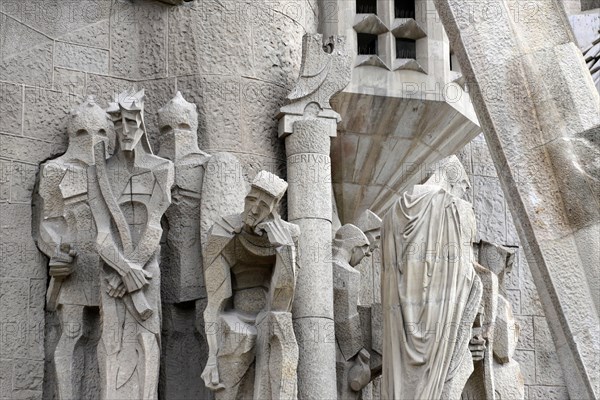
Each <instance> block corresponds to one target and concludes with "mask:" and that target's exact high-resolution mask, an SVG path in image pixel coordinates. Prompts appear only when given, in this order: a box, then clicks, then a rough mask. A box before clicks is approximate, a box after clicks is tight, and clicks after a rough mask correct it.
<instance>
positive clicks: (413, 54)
mask: <svg viewBox="0 0 600 400" xmlns="http://www.w3.org/2000/svg"><path fill="white" fill-rule="evenodd" d="M396 58H412V59H413V60H414V59H416V58H417V42H416V40H414V39H405V38H396Z"/></svg>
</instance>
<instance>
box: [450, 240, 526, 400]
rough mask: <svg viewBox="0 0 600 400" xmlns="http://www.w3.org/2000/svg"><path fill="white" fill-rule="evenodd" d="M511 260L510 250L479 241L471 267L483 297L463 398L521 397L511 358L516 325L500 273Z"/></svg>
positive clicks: (518, 372) (520, 382)
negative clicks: (477, 258) (478, 279)
mask: <svg viewBox="0 0 600 400" xmlns="http://www.w3.org/2000/svg"><path fill="white" fill-rule="evenodd" d="M513 260H514V250H511V249H507V248H505V247H502V246H496V245H493V244H491V243H487V242H481V243H480V244H479V263H476V264H475V270H476V272H477V274H478V275H479V277H480V278H481V281H482V284H483V296H482V301H481V307H480V311H479V314H478V315H477V318H476V320H475V325H474V328H473V338H472V339H471V342H470V344H469V346H470V348H471V352H472V354H473V361H474V368H475V370H474V371H473V373H472V374H471V376H470V377H469V380H468V381H467V383H466V385H465V388H464V389H463V393H462V397H461V398H463V399H485V400H496V399H516V400H518V399H523V398H524V397H525V383H524V380H523V376H522V375H521V369H520V366H519V363H518V362H517V361H515V359H514V358H513V355H514V352H515V348H516V345H517V341H518V338H519V325H518V324H517V322H516V321H515V319H514V317H513V313H512V307H511V304H510V303H509V302H508V300H507V299H506V289H505V287H504V275H505V273H507V272H509V271H510V269H511V268H512V263H513ZM480 263H481V264H485V266H482V265H481V264H480Z"/></svg>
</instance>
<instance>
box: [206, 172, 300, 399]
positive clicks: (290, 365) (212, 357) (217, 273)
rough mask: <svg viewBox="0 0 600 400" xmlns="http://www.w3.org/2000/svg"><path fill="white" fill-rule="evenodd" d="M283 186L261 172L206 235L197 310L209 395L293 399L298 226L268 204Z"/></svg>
mask: <svg viewBox="0 0 600 400" xmlns="http://www.w3.org/2000/svg"><path fill="white" fill-rule="evenodd" d="M286 189H287V183H286V182H285V181H284V180H282V179H280V178H278V177H277V176H275V175H273V174H271V173H269V172H267V171H261V172H260V173H258V174H257V176H256V178H255V179H254V181H253V182H252V185H251V189H250V192H249V193H248V195H247V196H246V198H245V206H244V211H243V212H242V213H241V214H237V215H231V216H227V217H223V218H222V219H221V220H220V221H218V222H216V223H215V224H214V225H213V227H212V228H211V230H210V231H209V233H208V236H207V241H206V247H205V249H204V255H203V256H204V280H205V285H206V292H207V296H208V300H207V306H206V309H205V311H204V320H205V330H206V336H207V341H208V345H209V358H208V362H207V365H206V367H205V369H204V372H203V373H202V378H203V379H204V382H205V384H206V386H207V387H208V388H209V389H211V390H213V391H215V398H216V399H217V400H222V399H238V398H254V399H279V398H286V399H289V398H296V396H297V381H296V368H297V363H298V345H297V342H296V339H295V336H294V331H293V327H292V315H291V312H290V311H291V307H292V300H293V297H294V288H295V284H296V241H297V238H298V235H299V233H300V232H299V228H298V227H297V226H296V225H294V224H291V223H288V222H286V221H283V220H282V219H281V217H280V216H279V214H278V213H277V211H276V207H277V205H278V203H279V201H280V200H281V198H282V197H283V195H284V193H285V191H286Z"/></svg>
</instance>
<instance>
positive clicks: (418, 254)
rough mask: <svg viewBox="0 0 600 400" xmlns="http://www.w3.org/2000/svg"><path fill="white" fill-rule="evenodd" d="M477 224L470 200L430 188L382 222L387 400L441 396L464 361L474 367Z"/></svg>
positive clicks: (403, 200)
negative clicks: (471, 349)
mask: <svg viewBox="0 0 600 400" xmlns="http://www.w3.org/2000/svg"><path fill="white" fill-rule="evenodd" d="M474 221H475V219H474V215H473V211H472V209H471V205H470V204H469V203H467V202H465V201H464V200H461V199H458V198H456V197H454V196H452V195H450V194H449V193H448V192H447V191H445V190H444V189H442V188H440V187H438V186H429V185H420V186H416V187H415V190H414V191H413V193H405V194H404V195H403V197H402V198H401V199H400V200H399V201H397V202H396V203H395V204H394V206H393V207H392V208H391V209H390V210H389V211H388V213H387V214H386V216H385V217H384V222H383V229H382V262H383V273H382V303H383V316H384V317H383V318H384V334H383V382H382V398H386V399H440V398H442V393H444V390H445V384H446V382H448V381H449V380H450V379H452V377H453V375H454V374H456V373H457V371H458V370H459V368H460V366H461V364H463V365H465V364H466V365H467V368H471V369H472V362H471V359H470V356H469V351H468V342H469V339H470V327H471V325H470V324H472V322H473V319H474V317H475V315H474V314H473V310H475V311H476V310H477V306H478V304H479V299H480V296H481V288H480V286H481V285H480V282H479V280H478V277H477V275H476V273H475V271H474V269H473V266H472V251H471V242H472V237H473V234H474V232H475V223H474ZM465 317H466V321H465ZM469 319H470V321H468V320H469ZM461 324H462V327H464V328H465V329H464V330H462V331H461V330H460V329H459V327H460V326H461ZM465 357H467V358H465ZM467 363H469V364H467ZM461 375H462V374H461ZM467 377H468V375H467ZM446 393H447V389H446Z"/></svg>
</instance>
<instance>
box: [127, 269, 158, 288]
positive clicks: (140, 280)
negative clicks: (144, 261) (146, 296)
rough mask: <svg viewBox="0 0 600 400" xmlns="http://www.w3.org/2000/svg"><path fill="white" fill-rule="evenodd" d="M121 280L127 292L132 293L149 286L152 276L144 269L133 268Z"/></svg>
mask: <svg viewBox="0 0 600 400" xmlns="http://www.w3.org/2000/svg"><path fill="white" fill-rule="evenodd" d="M121 279H122V280H123V283H124V284H125V287H126V288H127V291H128V292H129V293H131V292H135V291H136V290H140V289H142V288H143V287H144V286H146V285H148V279H152V274H151V273H149V272H148V271H146V270H144V269H143V268H139V267H131V268H130V269H129V271H128V272H127V273H126V274H125V275H123V276H122V277H121Z"/></svg>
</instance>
